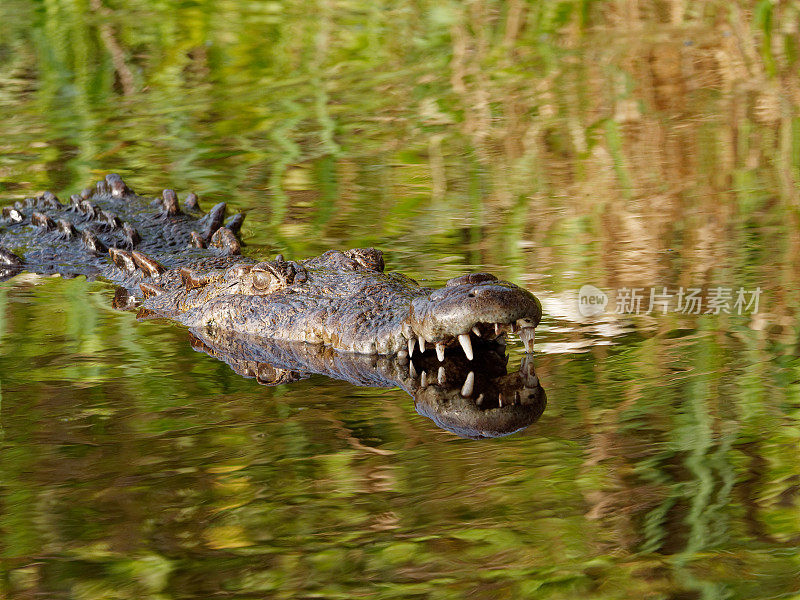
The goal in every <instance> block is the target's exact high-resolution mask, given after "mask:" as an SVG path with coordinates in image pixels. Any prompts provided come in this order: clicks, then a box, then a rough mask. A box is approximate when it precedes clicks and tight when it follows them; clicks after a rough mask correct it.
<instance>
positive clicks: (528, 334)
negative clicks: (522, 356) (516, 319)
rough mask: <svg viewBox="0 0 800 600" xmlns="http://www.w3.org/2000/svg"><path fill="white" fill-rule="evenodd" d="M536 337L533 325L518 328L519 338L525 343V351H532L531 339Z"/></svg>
mask: <svg viewBox="0 0 800 600" xmlns="http://www.w3.org/2000/svg"><path fill="white" fill-rule="evenodd" d="M535 337H536V330H535V329H534V328H533V327H523V328H522V329H520V330H519V339H521V340H522V343H523V344H525V352H533V340H534V338H535Z"/></svg>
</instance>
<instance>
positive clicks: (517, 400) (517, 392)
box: [514, 390, 519, 404]
mask: <svg viewBox="0 0 800 600" xmlns="http://www.w3.org/2000/svg"><path fill="white" fill-rule="evenodd" d="M514 404H519V390H514Z"/></svg>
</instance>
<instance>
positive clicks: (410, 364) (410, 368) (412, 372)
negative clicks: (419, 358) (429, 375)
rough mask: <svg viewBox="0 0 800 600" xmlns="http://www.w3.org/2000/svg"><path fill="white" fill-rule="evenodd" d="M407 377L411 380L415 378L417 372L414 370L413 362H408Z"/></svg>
mask: <svg viewBox="0 0 800 600" xmlns="http://www.w3.org/2000/svg"><path fill="white" fill-rule="evenodd" d="M408 376H409V377H411V379H416V378H417V370H416V369H415V368H414V363H413V361H408Z"/></svg>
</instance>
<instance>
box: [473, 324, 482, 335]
mask: <svg viewBox="0 0 800 600" xmlns="http://www.w3.org/2000/svg"><path fill="white" fill-rule="evenodd" d="M472 333H474V334H475V335H477V336H478V337H481V330H480V329H478V326H477V325H475V327H473V328H472Z"/></svg>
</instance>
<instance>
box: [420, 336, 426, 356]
mask: <svg viewBox="0 0 800 600" xmlns="http://www.w3.org/2000/svg"><path fill="white" fill-rule="evenodd" d="M419 351H420V352H425V338H424V337H422V336H419Z"/></svg>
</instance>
